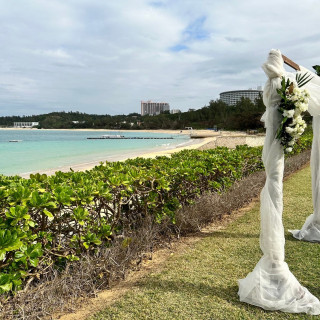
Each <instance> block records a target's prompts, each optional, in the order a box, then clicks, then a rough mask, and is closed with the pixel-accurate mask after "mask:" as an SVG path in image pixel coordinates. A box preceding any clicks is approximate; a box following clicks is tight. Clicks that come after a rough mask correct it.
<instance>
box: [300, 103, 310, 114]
mask: <svg viewBox="0 0 320 320" xmlns="http://www.w3.org/2000/svg"><path fill="white" fill-rule="evenodd" d="M298 108H299V109H300V111H301V112H305V111H307V110H308V105H307V104H306V103H300V105H299V107H298Z"/></svg>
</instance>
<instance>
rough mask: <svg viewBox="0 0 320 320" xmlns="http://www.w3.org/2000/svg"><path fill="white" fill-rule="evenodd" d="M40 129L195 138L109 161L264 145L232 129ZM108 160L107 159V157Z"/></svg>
mask: <svg viewBox="0 0 320 320" xmlns="http://www.w3.org/2000/svg"><path fill="white" fill-rule="evenodd" d="M1 130H39V129H30V128H0V131H1ZM40 130H67V131H88V132H89V131H91V132H92V131H97V132H101V131H110V132H117V133H121V132H122V133H125V132H144V133H166V134H181V135H191V136H192V137H193V138H192V139H190V140H189V141H188V142H186V143H184V144H183V145H177V146H174V147H171V148H161V147H159V148H158V149H156V150H152V151H151V152H146V151H139V152H127V153H125V154H123V155H122V156H120V157H119V156H115V157H114V158H111V159H108V161H110V162H112V161H125V160H127V159H132V158H136V157H143V158H155V157H157V156H170V155H171V154H172V153H175V152H179V151H181V150H185V149H199V150H205V149H212V148H215V147H217V146H226V147H229V148H234V147H235V146H236V145H238V144H248V145H251V146H256V145H263V140H264V136H252V135H248V134H246V133H244V132H230V131H219V132H214V131H212V130H192V131H191V130H108V129H40ZM106 160H107V159H106ZM101 162H105V160H104V161H101V160H92V161H90V162H86V163H77V164H74V165H69V166H60V167H55V168H49V169H43V170H37V171H30V172H23V173H19V174H18V175H19V176H21V177H22V178H29V177H30V174H34V173H40V174H47V175H53V174H54V173H55V172H56V171H62V172H68V171H70V169H71V168H72V170H74V171H86V170H90V169H92V168H94V167H95V166H97V165H99V164H100V163H101Z"/></svg>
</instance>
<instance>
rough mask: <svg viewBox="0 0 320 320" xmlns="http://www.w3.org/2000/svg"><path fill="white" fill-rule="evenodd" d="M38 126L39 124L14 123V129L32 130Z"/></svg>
mask: <svg viewBox="0 0 320 320" xmlns="http://www.w3.org/2000/svg"><path fill="white" fill-rule="evenodd" d="M38 125H39V122H14V123H13V127H14V128H32V127H36V126H38Z"/></svg>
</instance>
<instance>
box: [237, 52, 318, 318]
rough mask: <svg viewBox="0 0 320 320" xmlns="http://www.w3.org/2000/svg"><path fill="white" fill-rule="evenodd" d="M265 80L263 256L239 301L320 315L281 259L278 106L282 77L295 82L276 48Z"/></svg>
mask: <svg viewBox="0 0 320 320" xmlns="http://www.w3.org/2000/svg"><path fill="white" fill-rule="evenodd" d="M262 68H263V70H264V71H265V73H266V75H267V77H268V81H267V83H266V85H265V88H264V93H263V101H264V104H265V106H266V112H265V114H264V116H263V119H264V121H265V126H266V139H265V144H264V147H263V154H262V160H263V163H264V166H265V170H266V183H265V186H264V188H263V190H262V192H261V207H260V212H261V234H260V247H261V250H262V252H263V256H262V258H261V259H260V261H259V262H258V263H257V265H256V266H255V268H254V270H253V271H252V272H251V273H249V274H248V275H247V277H246V278H245V279H241V280H239V292H238V294H239V297H240V301H243V302H247V303H249V304H252V305H256V306H259V307H262V308H264V309H266V310H281V311H284V312H293V313H299V312H305V313H309V314H314V315H316V314H320V302H319V300H318V299H317V298H316V297H314V296H313V295H312V294H311V293H310V292H309V291H308V290H307V289H306V288H304V287H303V286H301V285H300V283H299V282H298V280H297V279H296V278H295V277H294V275H293V274H292V273H291V272H290V270H289V268H288V265H287V264H286V263H285V261H284V244H285V239H284V229H283V224H282V209H283V202H282V187H283V186H282V179H283V169H284V154H283V148H282V146H281V145H280V143H279V141H278V140H277V139H275V135H276V131H277V129H278V126H279V122H280V114H279V112H278V111H277V106H278V103H279V101H280V97H279V95H278V94H277V92H276V89H277V88H279V87H280V82H281V76H286V77H289V78H291V79H292V81H295V80H294V79H295V77H294V75H293V74H291V73H287V72H286V71H285V70H284V68H283V59H282V56H281V52H280V51H279V50H271V52H270V53H269V56H268V59H267V62H266V63H264V65H263V66H262Z"/></svg>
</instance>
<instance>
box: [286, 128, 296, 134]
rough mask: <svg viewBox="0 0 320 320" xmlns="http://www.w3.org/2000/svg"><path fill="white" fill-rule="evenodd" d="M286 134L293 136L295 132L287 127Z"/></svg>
mask: <svg viewBox="0 0 320 320" xmlns="http://www.w3.org/2000/svg"><path fill="white" fill-rule="evenodd" d="M286 132H287V133H289V134H291V133H293V132H294V129H293V128H290V127H286Z"/></svg>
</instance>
